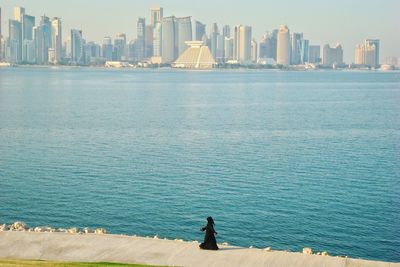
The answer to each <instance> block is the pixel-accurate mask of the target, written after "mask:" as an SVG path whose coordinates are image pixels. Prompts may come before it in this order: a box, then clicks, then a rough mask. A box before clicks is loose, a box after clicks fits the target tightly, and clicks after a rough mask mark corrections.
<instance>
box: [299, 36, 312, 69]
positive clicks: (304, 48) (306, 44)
mask: <svg viewBox="0 0 400 267" xmlns="http://www.w3.org/2000/svg"><path fill="white" fill-rule="evenodd" d="M309 57H310V41H309V40H304V39H303V40H302V41H301V51H300V63H301V64H305V63H308V62H309Z"/></svg>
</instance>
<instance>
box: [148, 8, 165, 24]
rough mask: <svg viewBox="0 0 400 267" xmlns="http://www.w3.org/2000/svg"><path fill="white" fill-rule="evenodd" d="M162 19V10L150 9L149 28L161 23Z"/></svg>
mask: <svg viewBox="0 0 400 267" xmlns="http://www.w3.org/2000/svg"><path fill="white" fill-rule="evenodd" d="M162 19H163V8H162V7H152V8H150V23H151V26H153V27H155V26H156V23H161V21H162Z"/></svg>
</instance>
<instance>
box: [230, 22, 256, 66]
mask: <svg viewBox="0 0 400 267" xmlns="http://www.w3.org/2000/svg"><path fill="white" fill-rule="evenodd" d="M234 39H235V41H234V45H235V47H234V54H235V60H237V61H238V62H239V63H240V64H249V63H251V39H252V38H251V27H250V26H244V25H238V26H236V27H235V30H234Z"/></svg>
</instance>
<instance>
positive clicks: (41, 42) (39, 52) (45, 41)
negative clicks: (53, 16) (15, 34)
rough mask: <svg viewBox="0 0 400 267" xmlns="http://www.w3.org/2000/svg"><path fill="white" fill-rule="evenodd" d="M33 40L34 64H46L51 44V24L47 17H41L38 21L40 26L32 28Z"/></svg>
mask: <svg viewBox="0 0 400 267" xmlns="http://www.w3.org/2000/svg"><path fill="white" fill-rule="evenodd" d="M34 40H35V50H36V63H37V64H47V63H48V62H49V59H48V56H49V54H48V52H49V51H48V50H49V48H50V44H51V23H50V19H49V18H48V17H46V16H42V17H41V19H40V25H39V26H37V27H35V28H34Z"/></svg>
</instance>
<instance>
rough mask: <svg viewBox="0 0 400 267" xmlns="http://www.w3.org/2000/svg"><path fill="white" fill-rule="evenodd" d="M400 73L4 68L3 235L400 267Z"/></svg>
mask: <svg viewBox="0 0 400 267" xmlns="http://www.w3.org/2000/svg"><path fill="white" fill-rule="evenodd" d="M399 114H400V73H398V72H397V73H396V72H391V73H389V72H388V73H383V72H279V71H261V72H257V71H251V72H247V71H215V72H184V71H173V70H158V71H152V70H133V71H132V70H103V69H90V68H82V69H80V68H75V69H74V68H72V69H68V68H66V69H38V68H31V69H28V68H15V69H0V221H1V222H13V221H16V220H22V221H24V222H26V223H28V224H29V225H32V226H37V225H51V226H55V227H68V226H78V227H79V226H80V227H84V226H89V227H105V228H106V229H107V230H109V231H111V232H113V233H124V234H130V235H133V234H137V235H143V236H146V235H151V236H154V235H156V234H157V235H159V236H160V237H167V238H172V239H174V238H183V239H186V240H199V241H200V240H201V239H202V238H203V235H202V233H201V232H200V231H199V229H200V227H201V226H202V225H203V224H204V221H205V218H206V217H207V216H209V215H211V216H213V217H214V219H215V222H216V230H217V231H218V233H219V236H218V237H217V239H218V241H219V242H229V243H230V244H233V245H239V246H251V245H253V246H255V247H267V246H272V247H273V248H274V249H287V250H293V251H299V250H301V248H303V247H306V246H309V247H312V248H313V249H314V250H317V251H323V250H327V251H328V252H330V253H332V254H334V255H348V256H351V257H362V258H368V259H378V260H387V261H400V223H399V222H400V181H399V179H400V164H399V163H400V116H399Z"/></svg>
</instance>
